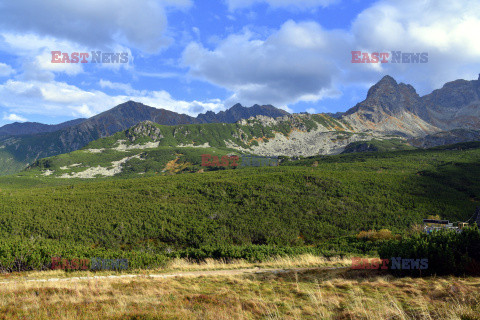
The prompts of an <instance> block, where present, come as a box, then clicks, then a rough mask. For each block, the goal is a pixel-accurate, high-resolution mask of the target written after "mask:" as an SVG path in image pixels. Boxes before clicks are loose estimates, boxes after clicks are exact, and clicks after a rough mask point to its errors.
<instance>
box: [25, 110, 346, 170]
mask: <svg viewBox="0 0 480 320" xmlns="http://www.w3.org/2000/svg"><path fill="white" fill-rule="evenodd" d="M292 119H293V120H289V121H281V122H278V123H274V124H265V123H262V122H261V121H260V120H257V119H255V120H245V121H244V123H243V124H240V123H235V124H225V123H213V124H193V125H178V126H163V125H158V124H155V123H153V122H149V121H147V122H143V123H140V124H138V125H136V126H134V127H132V128H130V129H128V130H126V131H122V132H118V133H116V134H114V135H112V136H110V137H107V138H103V139H99V140H96V141H93V142H91V143H90V144H88V145H87V146H86V147H84V148H82V149H81V150H77V151H74V152H71V153H67V154H62V155H58V156H54V157H50V158H44V159H40V160H38V161H35V162H34V163H33V164H32V165H31V166H30V167H29V168H28V170H27V172H25V173H22V174H21V175H31V176H41V175H50V176H52V177H63V178H65V177H68V178H71V177H89V178H94V177H101V176H109V175H115V176H116V177H119V176H121V177H127V176H128V177H133V176H134V175H135V174H137V175H138V174H145V175H146V176H151V175H155V174H170V173H172V172H174V173H178V172H196V171H198V170H200V169H204V170H216V169H213V168H202V167H201V155H202V154H211V155H218V156H222V155H227V154H230V155H233V154H235V155H238V154H241V153H249V152H251V147H252V146H253V145H258V141H260V140H263V141H265V140H268V139H271V138H273V137H275V134H276V133H281V134H284V135H286V136H288V135H289V133H290V132H291V131H292V130H294V129H297V130H300V129H301V130H304V131H310V130H312V129H317V128H318V127H319V126H322V127H324V128H327V130H332V131H339V132H346V131H345V130H348V126H347V125H345V124H342V123H340V122H339V121H337V120H335V119H333V118H330V117H328V116H326V115H308V116H297V117H294V118H292ZM299 128H300V129H299ZM348 136H349V135H345V137H343V139H345V138H348ZM239 150H242V152H240V151H239ZM119 161H120V162H121V163H116V162H119ZM172 161H173V162H174V163H172ZM167 165H168V166H167ZM114 167H118V168H117V169H115V170H114V169H113V168H114ZM171 167H173V168H171ZM107 171H109V172H107ZM82 172H83V173H82ZM102 172H103V174H102Z"/></svg>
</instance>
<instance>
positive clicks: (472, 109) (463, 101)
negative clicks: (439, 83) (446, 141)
mask: <svg viewBox="0 0 480 320" xmlns="http://www.w3.org/2000/svg"><path fill="white" fill-rule="evenodd" d="M421 101H422V104H421V105H420V106H419V107H418V108H417V109H416V112H417V114H418V115H419V116H420V117H421V118H422V119H424V120H425V121H427V122H429V123H431V124H432V125H434V126H436V127H438V128H440V129H442V130H452V129H480V75H479V77H478V80H473V81H466V80H456V81H452V82H448V83H446V84H445V85H444V86H443V87H442V88H441V89H438V90H435V91H433V92H432V93H430V94H428V95H426V96H423V97H422V99H421Z"/></svg>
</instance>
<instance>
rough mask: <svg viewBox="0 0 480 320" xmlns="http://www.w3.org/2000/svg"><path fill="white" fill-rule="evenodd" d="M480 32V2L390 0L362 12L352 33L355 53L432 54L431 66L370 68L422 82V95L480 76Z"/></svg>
mask: <svg viewBox="0 0 480 320" xmlns="http://www.w3.org/2000/svg"><path fill="white" fill-rule="evenodd" d="M372 21H375V23H372ZM479 30H480V3H479V2H478V1H468V0H460V1H452V2H450V1H441V0H429V1H415V0H408V1H403V2H401V3H400V2H397V1H390V0H386V1H380V2H378V3H376V4H374V5H373V6H372V7H370V8H368V9H366V10H364V11H363V12H362V13H360V14H359V15H358V16H357V18H356V20H355V21H354V22H353V25H352V30H351V32H352V36H353V37H354V39H355V44H356V48H355V49H363V50H369V51H370V52H374V51H377V52H378V51H379V50H384V51H386V52H389V51H395V50H398V51H402V52H428V57H429V60H428V63H426V64H422V65H419V64H391V63H389V64H384V65H383V66H382V68H381V69H378V70H371V71H372V72H373V74H378V73H389V74H391V75H393V76H395V75H397V77H401V78H402V79H404V80H406V81H411V82H417V83H420V86H419V87H421V88H423V90H421V91H424V92H427V91H429V90H431V89H432V88H437V87H439V86H441V85H442V84H443V83H445V82H447V81H452V80H455V79H458V78H464V79H472V78H474V79H476V78H477V77H476V75H477V74H478V72H479V70H480V42H479V41H478V31H479Z"/></svg>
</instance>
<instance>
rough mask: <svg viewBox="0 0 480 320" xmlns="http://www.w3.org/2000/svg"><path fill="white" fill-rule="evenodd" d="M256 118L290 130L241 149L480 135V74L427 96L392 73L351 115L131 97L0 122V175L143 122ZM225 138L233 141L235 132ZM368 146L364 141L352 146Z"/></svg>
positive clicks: (313, 150)
mask: <svg viewBox="0 0 480 320" xmlns="http://www.w3.org/2000/svg"><path fill="white" fill-rule="evenodd" d="M252 117H253V118H255V119H256V122H255V123H256V124H260V125H263V126H271V125H274V126H280V127H282V128H284V129H285V128H287V129H288V130H287V131H284V132H283V131H282V130H279V132H277V133H276V134H275V135H274V136H270V137H268V138H266V137H264V136H262V135H260V134H257V135H255V136H252V139H254V140H255V141H257V142H256V143H255V144H252V145H251V144H250V142H249V143H248V144H247V145H248V146H247V145H244V146H243V147H240V146H238V145H237V146H238V147H239V148H234V149H236V150H238V151H242V150H243V151H245V150H248V152H252V153H256V154H262V155H287V156H300V155H303V156H310V155H317V154H336V153H341V152H343V151H344V150H345V149H347V147H348V144H350V143H357V144H358V142H359V141H370V140H375V141H381V140H386V139H392V138H395V139H399V141H402V142H401V143H402V144H403V143H408V144H409V145H411V146H415V147H422V148H426V147H432V146H437V145H442V144H448V143H457V142H464V141H471V140H479V139H480V131H479V129H480V76H479V79H478V80H473V81H466V80H456V81H452V82H449V83H446V84H445V85H444V86H443V87H442V88H440V89H438V90H435V91H433V92H432V93H430V94H428V95H425V96H419V95H418V94H417V92H416V90H415V89H414V88H413V87H412V86H411V85H409V84H404V83H397V82H396V81H395V79H393V78H392V77H390V76H388V75H387V76H384V77H383V78H382V79H381V80H380V81H379V82H378V83H376V84H375V85H374V86H372V87H371V88H370V89H369V91H368V93H367V97H366V99H365V100H364V101H362V102H360V103H358V104H357V105H355V106H354V107H352V108H351V109H349V110H348V111H346V112H345V113H336V114H323V115H316V117H314V118H312V115H290V114H289V113H288V112H286V111H283V110H280V109H277V108H275V107H273V106H271V105H264V106H259V105H255V106H252V107H250V108H246V107H243V106H241V105H240V104H236V105H234V106H233V107H231V108H230V109H228V110H226V111H221V112H219V113H214V112H211V111H208V112H206V113H204V114H199V115H198V116H197V117H191V116H188V115H185V114H178V113H176V112H172V111H168V110H164V109H157V108H152V107H149V106H146V105H143V104H141V103H137V102H133V101H128V102H126V103H123V104H120V105H118V106H116V107H114V108H113V109H110V110H108V111H105V112H103V113H101V114H98V115H96V116H94V117H92V118H89V119H77V120H72V121H69V122H66V123H62V124H59V125H54V126H49V125H42V124H38V123H23V124H20V123H15V124H10V125H6V126H3V127H1V128H0V174H7V173H13V172H17V171H19V170H21V169H22V168H24V167H25V166H26V165H27V164H28V163H32V162H34V161H35V160H37V159H40V158H45V157H49V156H53V155H57V154H63V153H67V152H71V151H75V150H79V149H81V148H83V147H85V146H86V145H88V144H89V143H90V142H92V141H95V140H98V139H101V138H105V137H109V136H112V135H114V134H115V133H117V132H121V131H124V130H127V129H128V128H131V127H132V126H135V125H137V124H138V123H141V122H143V121H151V122H153V123H156V124H160V125H167V126H179V125H202V124H203V125H204V124H208V123H228V124H234V123H239V124H240V125H243V126H246V125H249V123H248V121H247V119H251V118H252ZM309 121H313V122H314V126H313V127H309V128H308V130H307V129H306V128H307V127H308V126H307V125H306V123H308V122H309ZM235 130H236V129H235ZM235 130H233V129H232V132H231V134H240V135H241V134H242V131H244V130H243V129H241V128H240V131H235ZM338 134H340V135H338ZM337 136H339V137H341V139H338V138H337ZM204 138H205V137H202V140H203V139H204ZM222 138H224V141H227V140H229V139H228V137H227V136H223V137H222ZM193 140H195V139H193ZM227 142H228V141H227ZM227 144H228V143H227ZM389 145H390V144H389ZM395 145H397V144H395ZM245 146H247V149H245ZM364 149H365V148H364V147H362V146H361V147H359V146H358V145H356V147H355V148H348V150H364ZM367 149H369V148H367Z"/></svg>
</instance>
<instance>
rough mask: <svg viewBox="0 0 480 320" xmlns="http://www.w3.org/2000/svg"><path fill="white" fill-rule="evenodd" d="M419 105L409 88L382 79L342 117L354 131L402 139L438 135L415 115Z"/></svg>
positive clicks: (386, 77)
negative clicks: (390, 135) (389, 135)
mask: <svg viewBox="0 0 480 320" xmlns="http://www.w3.org/2000/svg"><path fill="white" fill-rule="evenodd" d="M421 107H422V101H421V98H420V96H419V95H418V94H417V92H416V91H415V89H414V88H413V87H412V86H411V85H407V84H404V83H400V84H397V82H396V81H395V79H393V78H392V77H390V76H385V77H383V78H382V79H381V80H380V81H379V82H378V83H377V84H375V85H374V86H373V87H371V88H370V90H368V94H367V98H366V99H365V100H364V101H362V102H360V103H359V104H357V105H356V106H355V107H353V108H351V109H350V110H348V111H347V112H346V113H345V115H344V116H343V117H342V118H343V119H344V120H346V121H348V122H349V123H351V124H352V125H353V126H354V127H355V129H356V130H358V131H373V132H379V133H384V134H397V135H403V136H424V135H426V134H429V133H434V132H438V131H440V130H439V129H438V128H436V127H435V126H432V125H431V124H429V123H427V122H426V121H424V120H423V119H421V118H420V117H419V116H418V115H417V114H416V111H417V110H418V109H421Z"/></svg>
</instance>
